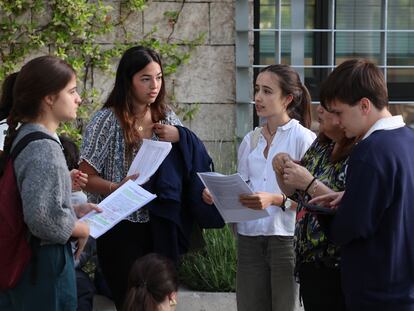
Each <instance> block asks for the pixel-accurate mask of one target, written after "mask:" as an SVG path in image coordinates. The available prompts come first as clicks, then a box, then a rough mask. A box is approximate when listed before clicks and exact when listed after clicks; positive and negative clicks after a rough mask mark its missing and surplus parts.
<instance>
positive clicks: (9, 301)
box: [0, 243, 77, 311]
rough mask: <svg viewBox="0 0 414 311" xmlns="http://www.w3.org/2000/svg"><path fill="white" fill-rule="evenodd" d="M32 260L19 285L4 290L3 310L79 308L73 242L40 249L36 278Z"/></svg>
mask: <svg viewBox="0 0 414 311" xmlns="http://www.w3.org/2000/svg"><path fill="white" fill-rule="evenodd" d="M32 268H33V262H32V261H31V262H30V263H29V265H28V266H27V267H26V269H25V271H24V272H23V275H22V279H21V280H20V281H19V283H18V284H17V286H16V287H15V288H12V289H9V290H6V291H3V292H0V310H1V311H33V310H45V311H46V310H53V311H75V310H76V305H77V301H76V279H75V268H74V262H73V255H72V250H71V248H70V243H69V244H66V245H57V244H54V245H44V246H41V247H39V248H38V249H37V264H36V268H35V269H36V278H35V282H34V284H33V282H32V277H31V274H32Z"/></svg>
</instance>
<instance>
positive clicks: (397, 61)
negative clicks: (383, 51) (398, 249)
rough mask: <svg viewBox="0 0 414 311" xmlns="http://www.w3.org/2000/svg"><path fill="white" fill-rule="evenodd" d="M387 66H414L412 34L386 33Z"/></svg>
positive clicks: (413, 36)
mask: <svg viewBox="0 0 414 311" xmlns="http://www.w3.org/2000/svg"><path fill="white" fill-rule="evenodd" d="M387 45H388V53H387V64H388V65H390V66H392V65H394V66H396V65H414V33H395V32H390V33H388V42H387Z"/></svg>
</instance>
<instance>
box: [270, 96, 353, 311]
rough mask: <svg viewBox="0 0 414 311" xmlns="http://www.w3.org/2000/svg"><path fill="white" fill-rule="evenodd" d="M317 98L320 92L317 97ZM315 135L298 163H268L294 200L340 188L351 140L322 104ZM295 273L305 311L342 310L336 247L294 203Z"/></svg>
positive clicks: (283, 157) (276, 160)
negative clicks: (317, 129) (316, 134)
mask: <svg viewBox="0 0 414 311" xmlns="http://www.w3.org/2000/svg"><path fill="white" fill-rule="evenodd" d="M322 97H323V94H322ZM317 113H318V121H319V133H320V134H319V136H318V137H317V138H316V140H315V141H314V143H313V144H312V145H311V147H310V148H309V149H308V151H307V152H306V153H305V155H304V157H303V158H302V160H301V161H300V164H299V163H297V162H295V161H292V160H291V159H290V158H289V157H288V156H287V155H286V154H278V155H276V156H275V158H274V159H273V168H274V170H275V172H276V177H277V179H278V183H279V185H280V188H281V189H282V190H283V191H284V193H285V194H287V195H288V196H290V197H291V198H292V199H294V200H295V201H298V202H300V201H302V202H307V201H309V200H310V199H311V198H312V197H314V196H318V195H321V194H326V193H329V192H332V191H342V190H344V189H345V175H346V168H347V165H348V157H349V154H350V152H351V149H352V147H353V145H354V141H355V140H350V139H347V138H346V137H345V133H344V131H343V130H342V129H341V128H340V127H339V125H338V124H335V123H334V122H333V120H332V114H331V113H329V112H328V111H326V110H325V109H324V108H323V107H322V106H319V107H318V108H317ZM295 252H296V265H295V275H296V277H297V279H298V281H299V283H300V295H301V298H302V300H303V304H304V307H305V310H306V311H323V310H330V311H331V310H336V311H341V310H345V300H344V296H343V293H342V288H341V278H340V267H339V265H340V249H339V248H338V247H337V246H336V245H334V244H333V243H331V242H330V241H329V240H328V239H327V238H326V236H325V234H324V233H323V231H322V229H321V227H320V224H319V223H318V220H317V217H316V216H315V215H314V214H312V213H311V212H309V211H307V210H306V209H305V208H304V207H303V205H301V204H299V205H298V208H297V214H296V226H295Z"/></svg>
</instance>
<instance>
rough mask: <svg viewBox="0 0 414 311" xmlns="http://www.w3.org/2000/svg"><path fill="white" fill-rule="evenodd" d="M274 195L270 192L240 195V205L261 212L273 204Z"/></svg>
mask: <svg viewBox="0 0 414 311" xmlns="http://www.w3.org/2000/svg"><path fill="white" fill-rule="evenodd" d="M274 200H275V194H273V193H270V192H255V193H254V194H242V195H241V196H240V203H241V204H243V205H244V206H246V207H248V208H251V209H256V210H261V209H265V208H267V207H269V206H270V205H272V204H274Z"/></svg>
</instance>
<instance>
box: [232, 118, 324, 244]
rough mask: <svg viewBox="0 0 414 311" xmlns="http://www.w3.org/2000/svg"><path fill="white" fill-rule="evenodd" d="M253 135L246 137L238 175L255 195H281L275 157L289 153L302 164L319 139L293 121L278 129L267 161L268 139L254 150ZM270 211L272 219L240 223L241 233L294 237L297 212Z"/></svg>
mask: <svg viewBox="0 0 414 311" xmlns="http://www.w3.org/2000/svg"><path fill="white" fill-rule="evenodd" d="M252 133H253V131H252V132H250V133H248V134H247V135H246V136H245V137H244V139H243V141H242V143H241V145H240V147H239V152H238V172H239V173H240V174H241V176H242V178H243V179H245V180H248V181H249V184H250V187H251V188H252V190H253V191H256V192H258V191H264V192H271V193H281V190H280V188H279V186H278V184H277V181H276V176H275V172H274V171H273V167H272V160H273V157H274V156H275V155H276V154H278V153H280V152H286V153H288V154H289V155H290V156H291V157H292V158H293V159H296V160H300V159H301V158H302V156H303V155H304V154H305V152H306V150H307V149H308V148H309V146H310V145H311V144H312V142H313V141H314V139H315V137H316V135H315V134H314V133H313V132H312V131H310V130H309V129H307V128H305V127H303V126H302V125H300V124H299V122H298V121H297V120H294V119H292V120H290V121H289V122H288V123H286V124H285V125H283V126H281V127H279V128H278V129H277V131H276V134H275V136H274V137H273V141H272V143H271V144H270V148H269V152H268V156H267V158H265V157H264V155H263V151H264V149H265V148H266V146H267V143H266V139H265V138H264V136H263V135H262V134H260V136H259V141H258V143H257V146H256V148H254V149H253V150H251V146H250V143H251V135H252ZM246 208H247V207H246ZM267 210H268V211H269V213H270V215H271V216H268V217H266V218H261V219H258V220H253V221H247V222H242V223H238V224H237V230H238V232H239V233H240V234H242V235H247V236H257V235H267V236H268V235H283V236H292V235H293V233H294V226H295V212H294V211H292V210H286V211H285V212H283V211H282V209H281V208H280V207H278V206H273V205H272V206H269V207H268V208H267Z"/></svg>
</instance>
